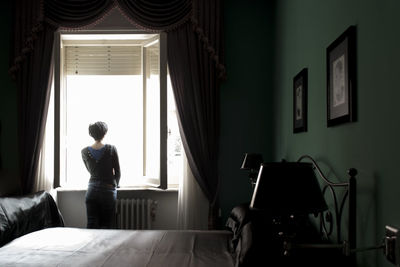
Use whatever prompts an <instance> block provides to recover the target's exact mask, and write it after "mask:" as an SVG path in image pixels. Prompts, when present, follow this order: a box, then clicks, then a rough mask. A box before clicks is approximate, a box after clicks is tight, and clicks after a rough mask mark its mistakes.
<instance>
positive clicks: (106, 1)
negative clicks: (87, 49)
mask: <svg viewBox="0 0 400 267" xmlns="http://www.w3.org/2000/svg"><path fill="white" fill-rule="evenodd" d="M22 7H23V8H22ZM114 7H118V8H120V9H121V11H122V12H123V13H124V15H125V16H126V17H127V18H128V19H129V20H130V21H131V22H132V23H133V24H135V25H137V26H138V27H140V28H143V29H146V30H153V31H166V32H168V31H171V30H174V29H176V28H177V27H179V26H180V25H182V24H184V23H191V24H192V29H193V31H194V32H195V33H196V35H197V36H198V40H199V42H200V43H201V44H202V46H203V47H204V49H205V50H206V51H207V52H208V54H209V56H210V57H211V59H212V61H213V62H214V63H215V66H216V70H217V72H218V73H219V75H218V76H219V77H220V78H224V77H225V67H224V65H223V64H222V62H221V55H220V54H221V48H220V43H219V42H220V40H219V32H215V33H217V35H214V36H210V34H211V33H214V31H213V30H212V31H209V30H208V29H207V26H210V25H202V23H201V22H202V21H203V22H204V19H207V18H210V16H213V15H216V16H218V12H219V10H214V9H213V8H212V7H211V8H210V7H208V6H207V5H205V4H204V3H203V2H202V1H201V0H169V1H166V0H30V1H26V0H16V1H15V15H16V19H15V21H16V22H17V24H16V25H15V32H16V33H17V34H15V35H14V51H13V56H12V57H11V62H10V73H11V74H12V76H13V77H15V72H16V71H18V70H19V69H20V64H21V62H22V61H23V60H24V59H25V58H26V55H27V54H28V53H30V52H31V51H32V49H33V42H34V41H35V40H36V39H37V37H38V34H39V33H40V32H41V31H42V30H43V23H48V24H51V25H52V26H53V27H55V28H59V27H65V28H78V27H84V26H87V25H90V24H93V23H96V22H97V21H99V20H101V19H102V17H104V16H105V15H106V14H107V13H108V12H109V11H110V10H111V9H112V8H114ZM204 12H206V13H208V15H207V16H205V14H204ZM219 19H220V18H219V16H218V18H217V21H218V20H219ZM214 26H215V25H214ZM217 27H218V25H217ZM215 33H214V34H215ZM215 37H217V38H215Z"/></svg>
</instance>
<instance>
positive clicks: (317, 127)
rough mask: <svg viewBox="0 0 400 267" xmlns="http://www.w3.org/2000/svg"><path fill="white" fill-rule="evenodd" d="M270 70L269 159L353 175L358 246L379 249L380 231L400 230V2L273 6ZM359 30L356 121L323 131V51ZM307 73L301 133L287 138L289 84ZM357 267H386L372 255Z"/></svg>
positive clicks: (342, 0)
mask: <svg viewBox="0 0 400 267" xmlns="http://www.w3.org/2000/svg"><path fill="white" fill-rule="evenodd" d="M276 3H277V4H276V10H275V11H274V12H275V15H276V20H275V25H274V28H275V47H276V53H275V60H274V62H275V64H274V65H275V68H274V92H275V97H274V103H275V108H274V112H275V113H274V118H275V124H274V126H275V132H274V138H275V139H274V144H275V145H276V147H275V155H274V156H275V159H280V158H286V159H288V160H296V159H297V158H298V157H299V156H300V155H302V154H309V155H311V156H313V157H314V158H315V159H316V160H317V161H319V162H320V163H321V165H322V166H323V168H324V170H325V171H326V172H327V174H329V176H330V177H331V178H332V179H337V180H345V179H346V176H347V175H346V170H347V169H348V168H350V167H354V168H356V169H357V170H358V172H359V175H358V180H357V182H358V187H357V190H358V193H357V201H358V206H357V208H358V210H357V219H358V231H357V234H358V245H359V246H370V245H376V244H379V243H380V242H381V240H382V238H383V234H384V227H385V225H386V224H393V225H398V226H399V225H400V210H399V205H400V172H399V165H398V164H399V158H400V157H399V149H400V138H399V137H400V118H399V116H398V115H399V113H400V112H399V110H398V108H399V106H400V105H399V97H400V86H399V74H400V67H399V62H400V50H399V47H400V34H399V29H400V16H399V11H400V2H399V1H397V0H384V1H378V0H363V1H356V0H335V1H320V0H279V1H276ZM350 25H356V26H357V43H358V44H357V81H358V87H357V100H356V101H357V106H358V108H357V113H358V120H357V122H354V123H347V124H343V125H340V126H337V127H331V128H327V126H326V67H325V64H326V62H325V58H326V48H327V46H328V45H329V44H330V43H331V42H332V41H333V40H335V39H336V38H337V37H338V36H339V35H340V34H341V33H342V32H343V31H344V30H345V29H346V28H347V27H349V26H350ZM304 67H307V68H308V73H309V76H308V79H309V88H308V90H309V91H308V92H309V97H308V110H309V115H308V122H309V123H308V125H309V127H308V128H309V129H308V132H306V133H299V134H293V133H292V86H293V85H292V81H293V77H294V76H295V75H296V74H297V73H298V72H299V71H300V70H301V69H302V68H304ZM359 264H360V266H391V265H390V264H388V263H387V262H386V260H385V259H384V257H383V256H382V251H379V252H378V253H370V252H368V253H367V252H365V253H361V254H360V256H359Z"/></svg>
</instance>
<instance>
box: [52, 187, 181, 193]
mask: <svg viewBox="0 0 400 267" xmlns="http://www.w3.org/2000/svg"><path fill="white" fill-rule="evenodd" d="M56 190H57V192H76V191H86V190H87V188H86V187H58V188H56ZM117 191H124V192H126V191H156V192H178V188H177V187H171V188H167V189H161V188H157V187H150V186H123V187H120V188H118V189H117Z"/></svg>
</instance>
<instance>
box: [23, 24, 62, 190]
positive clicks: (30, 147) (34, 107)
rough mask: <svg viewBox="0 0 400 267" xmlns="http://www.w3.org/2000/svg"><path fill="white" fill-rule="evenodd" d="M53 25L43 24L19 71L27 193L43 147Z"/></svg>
mask: <svg viewBox="0 0 400 267" xmlns="http://www.w3.org/2000/svg"><path fill="white" fill-rule="evenodd" d="M53 39H54V29H53V28H52V27H51V26H49V25H47V24H44V25H43V29H42V31H41V34H40V35H39V36H38V38H37V39H36V40H35V42H34V46H33V50H32V52H31V53H30V54H27V55H26V59H25V62H24V63H25V64H22V65H21V67H20V69H19V71H18V72H17V73H16V75H15V77H16V83H17V88H18V96H19V103H18V104H19V112H20V114H19V140H20V142H19V145H20V158H21V163H20V166H21V170H20V174H21V184H22V192H23V193H24V194H27V193H30V192H31V190H32V188H33V184H34V179H35V174H36V171H37V166H38V164H37V162H38V159H39V153H40V147H41V144H42V140H43V133H44V128H45V127H44V126H45V121H46V115H47V109H48V106H49V94H50V90H48V88H49V87H50V86H49V82H50V78H51V77H50V66H51V61H52V60H51V58H52V48H53Z"/></svg>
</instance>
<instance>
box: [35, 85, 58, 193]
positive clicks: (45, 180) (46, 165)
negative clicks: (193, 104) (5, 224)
mask: <svg viewBox="0 0 400 267" xmlns="http://www.w3.org/2000/svg"><path fill="white" fill-rule="evenodd" d="M53 85H54V84H52V87H51V95H50V103H49V110H48V113H47V119H46V125H47V126H46V127H45V129H46V130H45V133H44V136H43V144H42V147H41V149H40V155H39V163H38V168H37V173H36V178H35V181H34V191H35V192H37V191H42V190H45V191H47V192H50V193H51V194H52V195H53V197H55V196H56V195H55V194H56V191H55V190H54V189H53V185H54V101H53V91H54V87H53ZM55 199H56V198H55Z"/></svg>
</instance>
